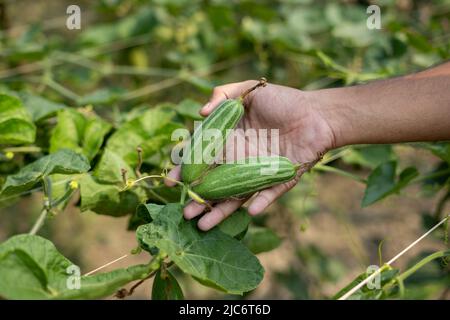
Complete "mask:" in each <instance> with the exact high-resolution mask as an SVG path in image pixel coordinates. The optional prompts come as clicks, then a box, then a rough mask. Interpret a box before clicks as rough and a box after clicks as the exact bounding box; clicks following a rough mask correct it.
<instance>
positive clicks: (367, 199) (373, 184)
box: [361, 161, 418, 207]
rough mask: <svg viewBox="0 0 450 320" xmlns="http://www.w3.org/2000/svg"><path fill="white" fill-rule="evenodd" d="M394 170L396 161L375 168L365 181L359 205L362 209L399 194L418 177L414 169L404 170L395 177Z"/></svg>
mask: <svg viewBox="0 0 450 320" xmlns="http://www.w3.org/2000/svg"><path fill="white" fill-rule="evenodd" d="M396 168H397V162H396V161H389V162H386V163H383V164H381V165H379V166H378V167H377V168H375V170H374V171H373V172H372V173H371V174H370V176H369V178H368V180H367V187H366V190H365V192H364V198H363V200H362V204H361V205H362V206H363V207H366V206H368V205H370V204H373V203H375V202H377V201H379V200H381V199H383V198H385V197H387V196H388V195H390V194H393V193H397V192H399V191H400V190H401V189H402V188H404V187H405V186H406V185H408V183H409V182H410V181H411V180H412V179H414V178H415V177H416V176H417V175H418V172H417V169H416V168H412V167H409V168H406V169H404V170H403V171H402V172H401V173H400V175H399V176H398V177H397V176H396Z"/></svg>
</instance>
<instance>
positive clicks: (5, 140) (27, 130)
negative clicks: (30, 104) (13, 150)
mask: <svg viewBox="0 0 450 320" xmlns="http://www.w3.org/2000/svg"><path fill="white" fill-rule="evenodd" d="M35 138H36V127H35V125H34V124H33V122H32V121H31V117H30V115H29V114H28V112H27V110H26V109H25V108H24V107H23V106H22V102H21V101H20V100H19V99H18V98H16V97H12V96H8V95H6V94H0V144H14V145H17V144H29V143H33V142H34V140H35Z"/></svg>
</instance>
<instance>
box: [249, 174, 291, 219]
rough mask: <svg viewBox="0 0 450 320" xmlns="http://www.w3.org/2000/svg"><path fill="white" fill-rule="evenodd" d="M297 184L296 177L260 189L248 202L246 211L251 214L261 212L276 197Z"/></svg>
mask: <svg viewBox="0 0 450 320" xmlns="http://www.w3.org/2000/svg"><path fill="white" fill-rule="evenodd" d="M296 184H297V179H294V180H291V181H289V182H286V183H283V184H280V185H277V186H274V187H272V188H270V189H266V190H263V191H261V192H260V193H259V194H257V195H256V197H255V198H254V199H253V200H252V202H251V203H250V206H249V207H248V213H250V214H251V215H252V216H255V215H257V214H260V213H262V212H263V211H264V210H266V209H267V207H268V206H270V205H271V204H272V203H273V202H274V201H275V200H276V199H278V198H279V197H280V196H281V195H283V194H284V193H285V192H287V191H289V190H291V189H292V188H293V187H294V186H295V185H296Z"/></svg>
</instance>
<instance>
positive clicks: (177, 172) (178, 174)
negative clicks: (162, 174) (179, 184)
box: [164, 166, 181, 187]
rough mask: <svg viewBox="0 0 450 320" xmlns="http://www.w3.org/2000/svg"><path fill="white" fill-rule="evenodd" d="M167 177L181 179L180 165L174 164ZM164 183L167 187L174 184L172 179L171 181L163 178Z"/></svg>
mask: <svg viewBox="0 0 450 320" xmlns="http://www.w3.org/2000/svg"><path fill="white" fill-rule="evenodd" d="M167 177H168V178H170V179H173V180H177V181H180V179H181V166H176V167H175V168H173V169H172V170H170V171H169V173H168V174H167ZM164 184H165V185H166V186H168V187H173V186H175V185H176V183H175V182H174V181H171V180H169V179H164Z"/></svg>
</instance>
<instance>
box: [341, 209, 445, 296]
mask: <svg viewBox="0 0 450 320" xmlns="http://www.w3.org/2000/svg"><path fill="white" fill-rule="evenodd" d="M449 218H450V215H448V216H446V217H445V218H444V219H442V220H441V221H440V222H439V223H437V224H436V225H435V226H434V227H433V228H431V229H430V230H428V231H427V232H425V233H424V234H423V235H422V236H420V237H419V238H417V239H416V240H415V241H414V242H412V243H411V244H410V245H409V246H407V247H406V248H405V249H403V250H402V251H400V252H399V253H398V254H397V255H395V256H394V257H393V258H392V259H391V260H389V261H388V262H386V263H385V264H384V265H383V266H382V267H381V268H379V269H378V270H376V271H375V272H374V273H372V274H371V275H370V276H368V277H367V278H365V279H364V280H363V281H361V282H360V283H358V284H357V285H356V286H354V287H353V288H352V289H350V290H349V291H347V293H345V294H344V295H343V296H342V297H340V298H339V300H347V299H348V298H349V297H351V295H352V294H354V293H355V292H356V291H358V290H359V289H361V288H362V287H363V286H365V285H366V284H367V283H369V282H370V281H372V279H374V278H375V277H376V276H378V275H379V274H381V273H382V272H383V271H384V270H386V269H388V268H390V267H391V264H393V263H394V262H395V261H397V259H399V258H400V257H401V256H403V255H404V254H405V253H406V252H408V251H409V250H410V249H411V248H413V247H414V246H415V245H417V244H418V243H419V242H420V241H422V240H423V239H424V238H426V237H427V236H428V235H429V234H430V233H432V232H433V231H434V230H436V229H437V228H439V226H441V225H442V224H444V223H445V222H446V221H447V220H448V219H449Z"/></svg>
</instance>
